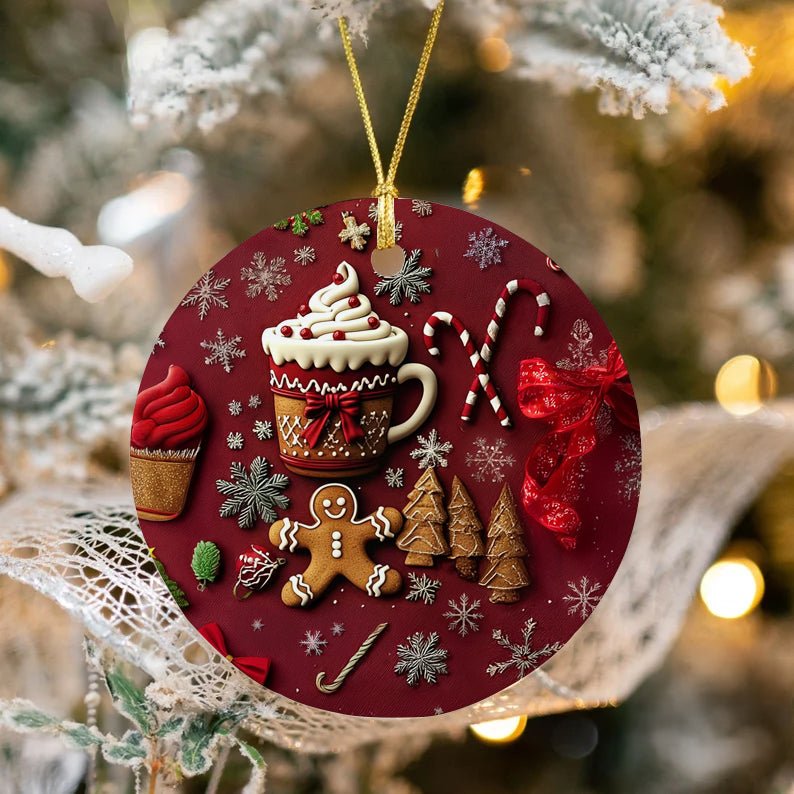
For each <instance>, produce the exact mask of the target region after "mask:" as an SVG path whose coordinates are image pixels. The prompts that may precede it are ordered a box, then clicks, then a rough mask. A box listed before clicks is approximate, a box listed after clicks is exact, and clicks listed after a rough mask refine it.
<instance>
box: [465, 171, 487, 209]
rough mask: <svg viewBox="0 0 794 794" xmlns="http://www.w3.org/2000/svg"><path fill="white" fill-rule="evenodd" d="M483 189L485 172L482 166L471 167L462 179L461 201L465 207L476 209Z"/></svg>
mask: <svg viewBox="0 0 794 794" xmlns="http://www.w3.org/2000/svg"><path fill="white" fill-rule="evenodd" d="M484 190H485V172H484V171H483V170H482V168H472V169H471V171H469V173H468V174H466V179H465V180H464V181H463V203H464V204H465V205H466V206H467V207H470V208H472V209H476V208H477V202H478V201H479V200H480V198H482V194H483V191H484Z"/></svg>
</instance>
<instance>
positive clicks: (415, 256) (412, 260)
mask: <svg viewBox="0 0 794 794" xmlns="http://www.w3.org/2000/svg"><path fill="white" fill-rule="evenodd" d="M421 256H422V252H421V251H420V250H419V249H418V248H414V250H413V251H411V253H410V254H408V255H407V256H406V257H405V259H404V260H403V266H402V267H401V268H400V270H399V271H398V272H397V273H395V274H394V275H393V276H384V277H383V278H382V279H381V280H380V281H378V282H377V283H376V284H375V294H376V295H386V294H388V296H389V303H391V305H392V306H399V305H400V304H401V303H402V302H403V300H409V301H411V303H419V302H420V301H421V300H422V295H423V294H425V295H426V294H428V293H429V292H430V285H429V284H428V283H427V281H426V280H425V279H428V278H430V276H432V275H433V269H432V268H430V267H421V266H420V265H419V257H421Z"/></svg>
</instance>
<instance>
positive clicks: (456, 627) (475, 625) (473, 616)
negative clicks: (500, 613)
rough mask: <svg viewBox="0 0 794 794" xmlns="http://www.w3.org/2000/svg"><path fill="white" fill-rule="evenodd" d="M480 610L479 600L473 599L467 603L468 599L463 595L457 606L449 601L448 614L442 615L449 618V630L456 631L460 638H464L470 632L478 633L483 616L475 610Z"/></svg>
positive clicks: (452, 601)
mask: <svg viewBox="0 0 794 794" xmlns="http://www.w3.org/2000/svg"><path fill="white" fill-rule="evenodd" d="M479 608H480V600H479V599H475V600H474V601H471V602H469V597H468V596H467V595H466V593H463V595H461V597H460V603H459V604H458V603H457V602H455V601H454V600H452V599H450V601H449V612H445V613H444V617H445V618H449V621H450V622H449V630H450V631H457V632H458V634H460V636H461V637H465V636H466V635H467V634H468V633H469V632H470V631H479V629H480V623H479V621H480V620H482V618H483V614H482V613H481V612H478V611H477V610H478V609H479Z"/></svg>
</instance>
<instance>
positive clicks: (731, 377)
mask: <svg viewBox="0 0 794 794" xmlns="http://www.w3.org/2000/svg"><path fill="white" fill-rule="evenodd" d="M714 394H715V396H716V398H717V402H718V403H719V404H720V405H721V406H722V407H723V408H724V409H725V410H726V411H728V412H729V413H732V414H734V415H735V416H746V415H747V414H751V413H753V412H754V411H757V410H758V409H759V408H760V407H761V406H762V405H763V404H764V403H765V402H766V401H767V400H771V399H772V398H773V397H774V396H775V395H776V394H777V374H776V373H775V370H774V368H773V367H772V365H771V364H769V363H768V362H766V361H764V360H763V359H760V358H756V356H747V355H743V356H734V358H731V359H729V360H728V361H726V362H725V363H724V364H723V365H722V367H720V371H719V372H718V373H717V377H716V379H715V381H714Z"/></svg>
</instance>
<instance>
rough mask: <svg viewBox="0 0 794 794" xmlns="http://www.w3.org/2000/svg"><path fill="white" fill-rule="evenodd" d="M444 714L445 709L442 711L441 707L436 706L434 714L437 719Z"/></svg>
mask: <svg viewBox="0 0 794 794" xmlns="http://www.w3.org/2000/svg"><path fill="white" fill-rule="evenodd" d="M443 713H444V709H442V708H441V706H436V707H435V708H434V709H433V714H435V715H436V716H437V717H439V716H441V715H442V714H443Z"/></svg>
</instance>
